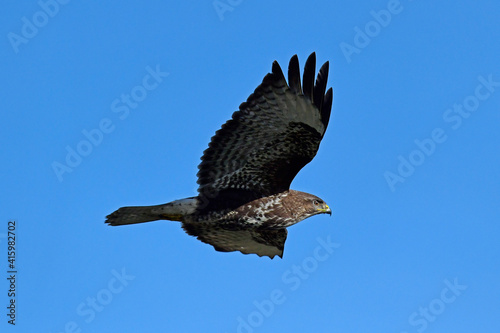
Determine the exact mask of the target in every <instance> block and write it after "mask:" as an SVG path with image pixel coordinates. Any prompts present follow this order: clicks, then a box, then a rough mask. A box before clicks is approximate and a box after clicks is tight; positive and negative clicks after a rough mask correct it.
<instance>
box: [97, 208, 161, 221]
mask: <svg viewBox="0 0 500 333" xmlns="http://www.w3.org/2000/svg"><path fill="white" fill-rule="evenodd" d="M153 207H155V206H137V207H122V208H120V209H118V210H116V211H114V212H113V213H111V214H109V215H108V216H106V223H107V224H109V225H112V226H116V225H127V224H135V223H143V222H150V221H156V220H161V219H162V218H163V217H162V216H160V215H158V214H155V213H153Z"/></svg>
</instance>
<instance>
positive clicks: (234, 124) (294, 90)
mask: <svg viewBox="0 0 500 333" xmlns="http://www.w3.org/2000/svg"><path fill="white" fill-rule="evenodd" d="M315 73H316V55H315V53H312V54H311V55H310V56H309V57H308V59H307V61H306V65H305V67H304V75H303V80H302V85H301V80H300V70H299V61H298V58H297V55H294V56H293V57H292V58H291V59H290V64H289V66H288V84H287V82H286V79H285V76H284V75H283V72H282V70H281V67H280V66H279V64H278V63H277V62H276V61H274V63H273V66H272V73H269V74H267V75H266V76H265V77H264V80H263V81H262V84H260V85H259V86H258V87H257V89H255V91H254V93H253V94H251V95H250V97H248V99H247V101H246V102H245V103H242V104H241V105H240V107H239V111H236V112H234V113H233V116H232V119H231V120H229V121H227V122H226V123H225V124H224V125H222V128H221V129H220V130H218V131H217V132H216V133H215V135H214V136H213V137H212V140H211V142H210V144H209V146H208V149H206V150H205V152H204V153H203V156H202V158H201V163H200V165H199V166H198V168H199V172H198V184H199V188H198V195H197V196H196V197H191V198H186V199H181V200H176V201H172V202H169V203H166V204H163V205H157V206H143V207H122V208H120V209H118V210H117V211H115V212H114V213H112V214H110V215H108V216H107V220H106V223H108V224H109V225H112V226H117V225H127V224H134V223H142V222H149V221H155V220H171V221H180V222H182V227H183V228H184V230H185V231H186V232H187V233H188V234H189V235H192V236H196V237H197V238H198V239H199V240H201V241H202V242H205V243H208V244H211V245H213V247H214V248H215V249H216V250H217V251H224V252H230V251H240V252H242V253H244V254H249V253H255V254H257V255H259V256H269V257H270V258H273V257H274V256H275V255H278V256H280V257H282V256H283V249H284V246H285V240H286V236H287V230H286V227H289V226H291V225H293V224H295V223H297V222H300V221H302V220H304V219H306V218H308V217H311V216H313V215H317V214H323V213H327V214H330V215H331V210H330V208H329V207H328V205H327V204H326V203H325V202H324V201H323V200H322V199H320V198H318V197H317V196H314V195H312V194H308V193H304V192H299V191H295V190H291V189H290V183H291V182H292V180H293V178H294V177H295V175H296V174H297V173H298V172H299V171H300V169H302V168H303V167H304V166H305V165H306V164H307V163H309V162H310V161H311V160H312V159H313V157H314V156H315V155H316V152H317V151H318V148H319V144H320V142H321V139H322V138H323V135H324V134H325V131H326V127H327V126H328V120H329V119H330V111H331V107H332V95H333V93H332V88H330V89H328V91H326V84H327V79H328V62H326V63H325V64H324V65H323V66H322V67H321V69H320V70H319V73H318V76H317V78H316V82H314V78H315ZM325 91H326V94H325Z"/></svg>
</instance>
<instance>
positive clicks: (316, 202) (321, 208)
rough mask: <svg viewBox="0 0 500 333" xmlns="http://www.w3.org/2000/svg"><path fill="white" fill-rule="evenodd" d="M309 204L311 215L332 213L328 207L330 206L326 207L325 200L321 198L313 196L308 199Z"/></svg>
mask: <svg viewBox="0 0 500 333" xmlns="http://www.w3.org/2000/svg"><path fill="white" fill-rule="evenodd" d="M309 205H310V209H311V211H312V215H316V214H329V215H332V210H331V209H330V207H328V205H327V204H326V202H324V201H323V199H320V198H318V197H316V196H313V198H310V199H309Z"/></svg>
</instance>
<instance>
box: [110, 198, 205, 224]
mask: <svg viewBox="0 0 500 333" xmlns="http://www.w3.org/2000/svg"><path fill="white" fill-rule="evenodd" d="M196 205H197V199H196V198H195V197H192V198H186V199H181V200H175V201H172V202H169V203H166V204H163V205H156V206H135V207H122V208H120V209H118V210H116V211H114V212H113V213H111V214H109V215H108V216H106V222H105V223H107V224H109V225H112V226H116V225H127V224H135V223H143V222H150V221H157V220H170V221H183V219H184V217H185V216H186V215H189V214H192V213H194V211H195V209H196Z"/></svg>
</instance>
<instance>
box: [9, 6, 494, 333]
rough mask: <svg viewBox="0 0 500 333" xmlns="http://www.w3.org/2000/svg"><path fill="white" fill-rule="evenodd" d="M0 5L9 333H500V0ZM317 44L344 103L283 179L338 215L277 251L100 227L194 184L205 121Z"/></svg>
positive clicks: (209, 124) (337, 102) (142, 228)
mask: <svg viewBox="0 0 500 333" xmlns="http://www.w3.org/2000/svg"><path fill="white" fill-rule="evenodd" d="M0 16H1V20H0V22H1V23H0V29H1V31H0V32H1V33H0V36H1V38H0V41H1V42H0V55H1V59H2V61H1V62H0V70H1V73H2V78H3V80H2V83H1V89H0V95H1V99H0V103H1V106H2V121H1V125H0V126H1V127H0V128H1V130H0V136H1V140H2V141H1V142H2V145H1V154H2V160H1V161H2V162H1V163H0V173H1V174H2V178H1V183H0V187H1V192H0V193H1V196H0V205H1V210H0V214H1V218H0V263H1V264H0V268H1V270H2V271H1V273H0V276H1V277H2V278H1V281H2V282H1V283H0V295H1V297H0V305H1V308H2V309H3V310H2V315H1V317H0V318H2V319H1V322H0V327H1V330H2V332H4V331H5V332H7V330H6V329H7V328H8V329H10V330H9V332H10V331H17V332H46V333H49V332H50V333H61V332H72V333H73V332H242V333H243V332H244V333H252V332H341V333H344V332H345V333H356V332H360V333H362V332H384V333H387V332H394V333H403V332H407V333H413V332H455V333H457V332H499V331H500V319H499V310H500V285H499V283H498V281H499V280H500V241H499V234H500V226H499V222H500V205H499V202H500V175H499V171H500V67H499V60H500V46H499V45H500V44H499V40H500V25H499V24H498V18H499V17H500V4H499V3H498V2H497V1H493V0H474V1H473V0H465V1H460V2H457V1H451V0H444V1H429V0H426V1H425V0H413V1H411V0H401V1H397V0H389V1H387V0H381V1H356V2H347V1H308V2H305V1H270V2H266V3H263V2H262V3H260V2H257V1H248V0H220V1H212V0H208V1H199V2H196V3H194V2H192V1H170V2H167V1H147V2H118V1H115V2H112V3H111V4H109V3H106V4H103V3H102V2H98V1H68V0H65V1H63V0H59V1H58V2H56V0H41V1H22V2H12V1H9V2H8V3H6V4H4V5H3V8H2V11H1V13H0ZM313 51H315V52H316V53H317V58H318V65H319V64H322V63H323V62H324V61H327V60H328V61H330V77H329V83H328V86H333V87H334V105H333V111H332V118H331V120H330V125H329V128H328V130H327V132H326V135H325V137H324V140H323V142H322V144H321V147H320V150H319V153H318V155H317V157H316V158H315V159H314V160H313V161H312V162H311V163H310V164H308V165H307V166H306V167H305V168H304V169H303V170H302V171H301V172H300V173H299V174H298V176H297V177H296V178H295V180H294V182H293V184H292V188H294V189H297V190H302V191H306V192H309V193H313V194H316V195H318V196H320V197H321V198H323V199H324V200H325V201H326V202H327V203H328V204H329V205H330V206H331V208H332V210H333V215H332V217H329V216H328V215H320V216H316V217H313V218H310V219H308V220H306V221H303V222H301V223H299V224H297V225H295V226H292V227H291V228H289V234H288V240H287V242H286V246H285V253H284V257H283V259H279V258H275V259H274V260H270V259H269V258H267V257H263V258H259V257H257V256H256V255H243V254H241V253H220V252H216V251H215V250H214V249H213V248H212V247H211V246H209V245H206V244H203V243H201V242H199V241H197V240H196V239H195V238H193V237H191V236H188V235H186V234H185V233H184V232H183V230H182V229H181V228H180V225H179V223H177V222H168V221H165V222H153V223H148V224H142V225H134V226H127V227H116V228H113V227H109V226H107V225H105V224H104V219H105V216H106V215H107V214H109V213H111V212H113V211H114V210H115V209H117V208H119V207H121V206H126V205H152V204H161V203H165V202H168V201H171V200H175V199H180V198H183V197H189V196H193V195H195V194H196V188H197V186H196V172H197V165H198V163H199V158H200V156H201V154H202V152H203V150H204V149H205V148H206V147H207V145H208V142H209V139H210V137H211V136H212V135H213V134H214V133H215V131H216V130H217V129H219V128H220V126H221V124H222V123H224V122H225V121H226V120H227V119H229V118H230V116H231V114H232V112H233V111H235V110H237V108H238V106H239V104H240V103H241V102H243V101H245V100H246V98H247V97H248V95H249V94H250V93H252V92H253V90H254V89H255V87H257V85H258V84H260V82H261V80H262V78H263V77H264V75H265V74H266V73H268V72H269V71H270V70H271V64H272V61H274V60H278V62H279V63H280V64H281V65H282V67H283V68H286V67H287V64H288V61H289V59H290V57H291V56H292V55H294V54H298V56H299V61H300V64H301V70H302V69H303V64H304V63H305V59H306V58H307V56H308V55H309V54H310V53H311V52H313ZM127 96H131V97H127ZM127 98H128V99H127ZM13 220H15V221H16V230H15V234H16V245H15V251H16V262H15V265H16V266H15V269H16V270H17V273H16V275H15V284H14V285H15V292H16V297H15V304H16V308H15V313H16V317H15V323H16V327H15V328H12V327H10V326H11V325H10V324H8V323H7V320H8V319H9V318H8V317H7V316H6V314H7V312H8V311H10V310H9V309H6V307H7V306H9V304H10V303H9V302H10V300H11V297H8V290H9V288H10V282H9V281H8V280H7V279H6V278H8V277H9V276H10V274H9V273H7V270H8V268H7V263H8V254H7V241H8V239H7V232H8V222H9V221H13Z"/></svg>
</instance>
